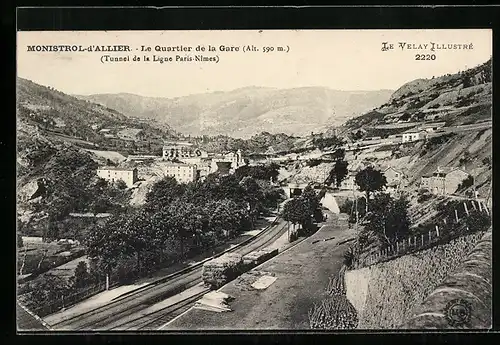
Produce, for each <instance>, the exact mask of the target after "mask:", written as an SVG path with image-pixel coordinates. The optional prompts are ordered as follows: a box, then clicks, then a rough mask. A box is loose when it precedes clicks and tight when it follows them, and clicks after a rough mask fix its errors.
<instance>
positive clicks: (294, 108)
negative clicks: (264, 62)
mask: <svg viewBox="0 0 500 345" xmlns="http://www.w3.org/2000/svg"><path fill="white" fill-rule="evenodd" d="M391 94H392V91H391V90H380V91H343V90H333V89H330V88H325V87H321V86H319V87H316V86H314V87H300V88H288V89H278V88H270V87H259V86H249V87H243V88H238V89H234V90H231V91H216V92H210V93H201V94H193V95H188V96H182V97H176V98H164V97H149V96H141V95H136V94H131V93H116V94H113V93H106V94H93V95H88V96H81V95H80V96H78V95H76V97H77V98H80V99H85V100H89V101H91V102H95V103H98V104H101V105H104V106H106V107H109V108H112V109H115V110H118V111H120V112H121V113H123V114H125V115H127V116H130V117H138V118H147V119H155V120H156V121H158V122H164V123H168V124H169V125H170V126H172V127H173V128H175V130H177V131H179V132H182V133H184V134H186V135H188V134H189V135H231V136H234V137H240V138H249V137H251V136H252V135H255V134H258V133H260V132H262V131H268V132H270V133H273V134H274V133H280V132H284V133H287V134H293V135H307V134H309V133H310V132H312V131H318V130H321V128H323V127H324V126H325V125H327V124H330V123H331V122H332V121H333V122H334V123H336V124H340V123H342V122H344V121H345V120H347V119H349V118H352V117H354V116H356V115H360V114H361V113H363V112H364V111H367V110H369V109H372V108H374V107H376V106H378V105H380V104H383V103H384V102H385V101H387V100H388V99H389V97H390V95H391Z"/></svg>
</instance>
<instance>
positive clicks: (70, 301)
mask: <svg viewBox="0 0 500 345" xmlns="http://www.w3.org/2000/svg"><path fill="white" fill-rule="evenodd" d="M116 285H118V282H113V283H111V282H110V285H109V287H110V288H111V287H114V286H116ZM105 290H106V283H99V284H97V285H94V286H90V287H88V288H85V289H83V290H80V291H78V292H76V293H74V294H71V295H68V296H64V295H63V296H61V298H60V299H59V300H56V301H54V302H52V303H50V304H46V305H43V306H41V307H38V308H32V310H33V312H34V313H35V314H36V315H38V316H40V317H44V316H47V315H50V314H53V313H55V312H57V311H59V310H61V309H63V308H67V307H70V306H72V305H75V304H76V303H78V302H81V301H83V300H84V299H86V298H89V297H91V296H94V295H97V294H98V293H100V292H103V291H105Z"/></svg>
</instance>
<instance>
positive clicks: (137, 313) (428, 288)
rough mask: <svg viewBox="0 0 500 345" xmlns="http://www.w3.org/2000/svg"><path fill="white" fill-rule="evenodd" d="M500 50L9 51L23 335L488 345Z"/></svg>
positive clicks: (272, 37)
mask: <svg viewBox="0 0 500 345" xmlns="http://www.w3.org/2000/svg"><path fill="white" fill-rule="evenodd" d="M492 58H493V57H492V31H491V30H488V29H460V30H455V29H454V30H239V31H236V30H234V31H233V30H223V31H50V32H49V31H19V32H18V33H17V320H18V323H17V326H18V330H19V331H30V330H36V331H45V332H46V331H48V330H52V331H61V330H65V331H68V330H69V331H78V332H84V331H124V330H129V331H165V332H167V331H173V330H175V331H191V330H237V331H245V330H279V329H281V330H296V331H300V330H310V329H313V330H366V331H370V330H372V331H373V330H387V329H389V330H409V329H412V330H426V329H441V330H452V329H476V330H477V329H490V328H491V327H492V290H493V288H492V253H491V250H492V237H491V236H492V235H491V231H492V230H491V212H492V211H491V207H492V190H491V186H492V178H493V177H492V164H493V161H492V138H493V134H492V67H491V66H492Z"/></svg>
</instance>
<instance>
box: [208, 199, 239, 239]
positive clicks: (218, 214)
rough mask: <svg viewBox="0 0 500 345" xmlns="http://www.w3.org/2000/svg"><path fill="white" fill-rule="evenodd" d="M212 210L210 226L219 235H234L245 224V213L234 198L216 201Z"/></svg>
mask: <svg viewBox="0 0 500 345" xmlns="http://www.w3.org/2000/svg"><path fill="white" fill-rule="evenodd" d="M213 206H214V207H212V210H210V211H209V212H210V213H209V214H210V218H209V228H210V229H211V231H213V232H214V233H215V234H216V235H217V236H221V237H222V236H223V234H226V235H227V236H228V237H231V236H233V235H234V234H235V233H236V232H237V231H238V230H239V229H240V228H241V227H242V225H243V222H244V220H245V215H244V214H243V213H242V212H240V207H238V205H237V204H236V203H235V202H234V201H233V200H228V199H226V200H219V201H216V202H214V205H213Z"/></svg>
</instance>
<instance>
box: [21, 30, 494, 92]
mask: <svg viewBox="0 0 500 345" xmlns="http://www.w3.org/2000/svg"><path fill="white" fill-rule="evenodd" d="M383 42H388V44H391V43H392V44H393V47H394V49H392V50H389V51H382V49H381V48H382V46H383V44H382V43H383ZM431 42H432V43H435V44H436V45H439V46H442V45H444V46H445V47H448V44H450V45H453V44H455V45H457V44H462V45H467V47H468V48H469V49H454V48H457V46H455V47H453V46H450V48H451V49H446V50H444V49H435V50H434V51H433V52H432V51H430V48H431ZM402 43H404V48H403V49H402V48H401V44H402ZM61 44H62V45H82V46H83V47H88V46H89V45H93V46H95V45H128V46H129V47H130V48H131V50H132V51H130V52H96V51H93V52H36V51H28V46H31V45H61ZM407 44H412V45H414V46H411V47H415V48H416V49H408V48H407V47H408V46H407ZM425 44H427V46H424V45H425ZM470 44H472V49H470V48H471V46H470ZM143 45H144V46H150V47H151V49H152V51H150V52H147V51H146V52H142V51H141V46H143ZM178 45H182V46H184V47H192V49H193V51H191V52H167V51H159V52H157V51H155V47H156V46H159V47H174V46H178ZM198 45H200V46H203V47H205V49H206V50H205V51H204V52H203V51H195V50H194V49H195V47H197V46H198ZM209 45H210V46H213V47H215V49H216V51H215V52H212V51H210V52H209V51H207V49H208V46H209ZM249 45H253V46H255V47H256V48H258V49H259V51H249V52H243V51H242V49H243V47H247V46H249ZM436 45H435V47H436ZM221 46H224V47H231V46H234V47H239V51H226V50H225V49H221ZM265 47H273V48H274V51H269V52H264V51H263V49H264V48H265ZM278 47H283V48H284V50H285V51H278ZM199 54H201V55H204V56H206V57H213V58H214V59H217V61H218V62H217V63H215V62H196V61H191V62H189V61H175V59H176V55H179V56H180V57H186V56H187V57H191V58H193V59H194V56H195V55H199ZM103 55H109V56H114V57H125V56H129V59H130V61H128V62H104V63H103V62H102V57H103ZM134 55H137V56H139V57H141V59H142V57H143V56H144V55H148V56H149V57H150V59H151V60H150V61H149V62H146V61H138V62H137V61H135V62H134V61H132V60H133V57H134ZM153 55H156V56H161V57H172V58H173V59H174V61H173V62H164V63H162V64H161V63H159V62H153V61H152V60H153ZM417 55H418V56H417ZM432 55H434V56H432ZM491 56H492V31H491V30H489V29H480V30H477V29H460V30H399V29H398V30H264V31H256V30H252V31H107V32H106V31H90V32H89V31H87V32H86V31H66V32H64V31H60V32H47V31H46V32H18V33H17V75H18V76H19V77H22V78H26V79H29V80H32V81H33V82H36V83H38V84H42V85H45V86H51V87H54V88H56V89H58V90H60V91H62V92H65V93H68V94H77V95H89V94H98V93H122V92H123V93H133V94H138V95H142V96H151V97H168V98H173V97H180V96H186V95H190V94H198V93H205V92H214V91H230V90H234V89H237V88H242V87H248V86H260V87H275V88H295V87H309V86H322V87H329V88H332V89H336V90H349V91H356V90H360V91H361V90H363V91H364V90H381V89H389V90H396V89H398V88H399V87H400V86H402V85H403V84H404V83H406V82H409V81H412V80H414V79H418V78H431V77H433V76H440V75H444V74H448V73H456V72H458V71H461V70H465V69H467V68H471V67H474V66H477V65H479V64H481V63H483V62H485V61H487V60H488V59H489V58H490V57H491ZM419 57H424V58H427V59H424V60H422V59H420V60H416V59H417V58H419ZM431 59H432V60H431Z"/></svg>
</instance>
